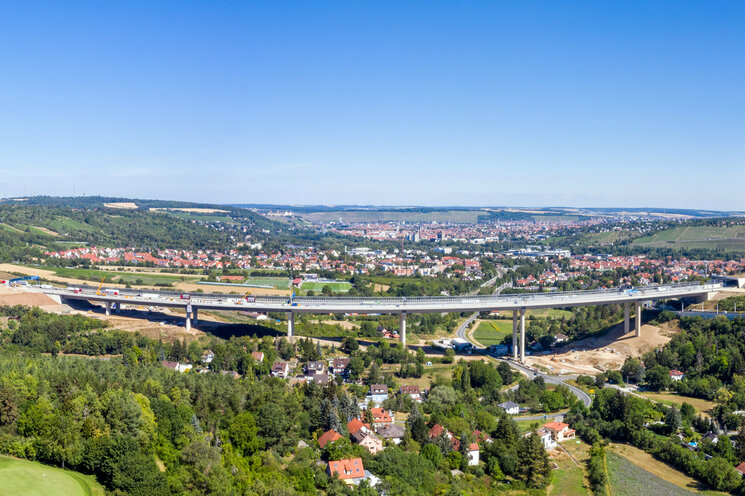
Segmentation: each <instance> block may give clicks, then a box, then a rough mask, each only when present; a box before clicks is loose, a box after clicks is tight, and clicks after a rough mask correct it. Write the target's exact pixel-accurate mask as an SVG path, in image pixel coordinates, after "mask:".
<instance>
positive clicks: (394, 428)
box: [375, 424, 406, 444]
mask: <svg viewBox="0 0 745 496" xmlns="http://www.w3.org/2000/svg"><path fill="white" fill-rule="evenodd" d="M375 432H376V433H377V434H378V436H380V437H382V438H383V439H388V440H390V441H393V443H394V444H399V443H400V442H401V441H403V439H404V435H406V429H404V428H403V427H402V426H400V425H398V424H382V425H379V426H376V427H375Z"/></svg>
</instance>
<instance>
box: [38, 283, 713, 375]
mask: <svg viewBox="0 0 745 496" xmlns="http://www.w3.org/2000/svg"><path fill="white" fill-rule="evenodd" d="M720 288H721V284H676V285H664V286H662V285H661V286H643V287H639V288H631V289H622V288H615V289H607V290H593V291H572V292H553V293H524V294H509V295H504V294H492V295H465V296H421V297H413V298H407V297H401V298H386V297H318V296H301V297H281V296H255V297H254V296H247V297H243V298H240V297H238V296H234V295H225V294H206V293H191V294H182V293H175V292H168V291H148V290H134V289H102V290H98V289H97V288H93V287H69V288H54V287H43V288H42V287H35V288H34V289H33V290H34V291H40V292H43V293H45V294H48V295H51V296H57V297H59V298H60V299H74V300H87V301H95V302H100V303H103V304H105V306H106V312H107V314H108V313H109V312H110V311H111V309H112V305H114V304H115V305H116V306H117V307H118V306H120V305H122V304H124V305H131V306H144V307H151V306H158V307H180V308H183V309H184V311H185V315H186V327H187V328H190V327H191V321H192V319H194V320H195V321H196V320H197V318H198V311H199V310H200V309H202V310H236V311H250V312H261V313H266V312H285V313H286V314H287V334H288V336H289V337H293V336H294V328H295V318H294V317H295V314H296V313H315V314H330V313H358V314H382V313H384V314H399V315H400V317H401V329H400V332H399V335H400V336H401V342H402V343H403V344H404V345H406V316H407V314H409V313H430V312H438V313H442V312H456V313H461V312H488V311H494V310H501V311H510V310H511V311H513V344H515V346H514V347H513V348H514V353H513V358H515V359H517V358H518V353H517V350H518V346H517V331H518V317H519V324H520V326H519V328H520V342H519V349H520V354H519V358H520V359H521V360H524V358H525V311H526V310H527V309H535V308H566V307H574V306H588V305H607V304H625V306H626V312H625V315H626V318H625V324H626V327H627V329H628V327H629V322H630V320H629V319H630V317H629V316H630V306H631V305H632V304H633V305H635V306H636V315H640V314H641V305H642V303H643V302H645V301H654V300H663V299H679V298H684V299H707V298H708V295H709V294H710V293H712V292H715V291H718V290H719V289H720ZM498 289H501V288H498ZM635 321H636V330H637V333H638V332H640V328H641V323H640V319H638V318H637V319H635Z"/></svg>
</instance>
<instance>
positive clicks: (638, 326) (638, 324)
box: [634, 301, 642, 338]
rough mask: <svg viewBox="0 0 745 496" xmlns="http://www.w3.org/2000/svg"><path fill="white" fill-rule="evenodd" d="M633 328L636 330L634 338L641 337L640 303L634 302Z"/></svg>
mask: <svg viewBox="0 0 745 496" xmlns="http://www.w3.org/2000/svg"><path fill="white" fill-rule="evenodd" d="M634 324H635V325H634V327H635V328H636V329H635V330H636V333H635V334H636V337H637V338H638V337H639V336H641V335H642V302H641V301H637V302H636V318H635V319H634Z"/></svg>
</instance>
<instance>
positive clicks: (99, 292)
mask: <svg viewBox="0 0 745 496" xmlns="http://www.w3.org/2000/svg"><path fill="white" fill-rule="evenodd" d="M105 280H106V276H103V277H102V278H101V284H99V285H98V289H97V290H96V294H97V295H100V294H101V288H102V287H103V282H104V281H105Z"/></svg>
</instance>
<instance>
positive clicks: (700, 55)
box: [0, 1, 745, 211]
mask: <svg viewBox="0 0 745 496" xmlns="http://www.w3.org/2000/svg"><path fill="white" fill-rule="evenodd" d="M743 25H745V3H742V2H727V1H720V2H712V3H703V2H692V1H661V2H653V3H627V2H623V3H622V2H602V3H598V2H571V3H566V2H545V1H544V2H531V3H511V4H502V3H494V2H481V3H479V2H475V3H471V4H468V5H456V4H449V3H443V4H433V3H429V2H405V3H404V2H395V3H394V2H391V3H376V4H374V5H372V4H371V5H366V4H352V3H343V2H339V3H336V2H312V3H307V2H287V3H282V4H281V5H280V4H269V3H259V2H255V3H254V2H246V3H240V4H236V5H230V4H218V3H212V2H210V3H208V2H188V3H183V2H158V3H157V4H152V3H149V2H128V3H126V4H95V3H83V2H54V3H53V2H50V3H47V4H44V3H35V4H28V3H23V2H20V3H15V4H12V3H6V4H3V5H2V6H0V33H2V35H0V39H2V40H3V43H4V46H5V49H4V50H2V51H0V67H2V70H3V76H4V77H2V78H0V112H1V113H0V115H2V118H0V195H2V197H5V198H7V197H11V196H15V197H19V196H26V195H53V196H72V195H73V194H75V195H83V194H85V195H88V196H92V195H101V196H116V197H128V198H153V199H168V200H184V201H193V202H204V203H220V204H231V203H232V204H236V203H255V204H257V203H262V204H296V205H322V204H331V205H349V204H357V205H360V204H368V205H381V206H382V205H416V206H453V205H463V206H466V205H467V206H516V207H530V206H536V207H538V206H541V207H585V208H592V207H611V208H623V207H629V208H632V207H643V208H680V209H697V210H723V211H742V210H745V201H743V200H742V194H741V192H739V191H738V190H737V189H736V188H737V187H738V186H740V185H742V184H743V183H744V182H745V118H743V116H744V115H745V98H743V96H742V88H743V87H745V60H744V58H745V55H744V54H743V51H742V47H743V46H745V30H743V29H742V26H743Z"/></svg>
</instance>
